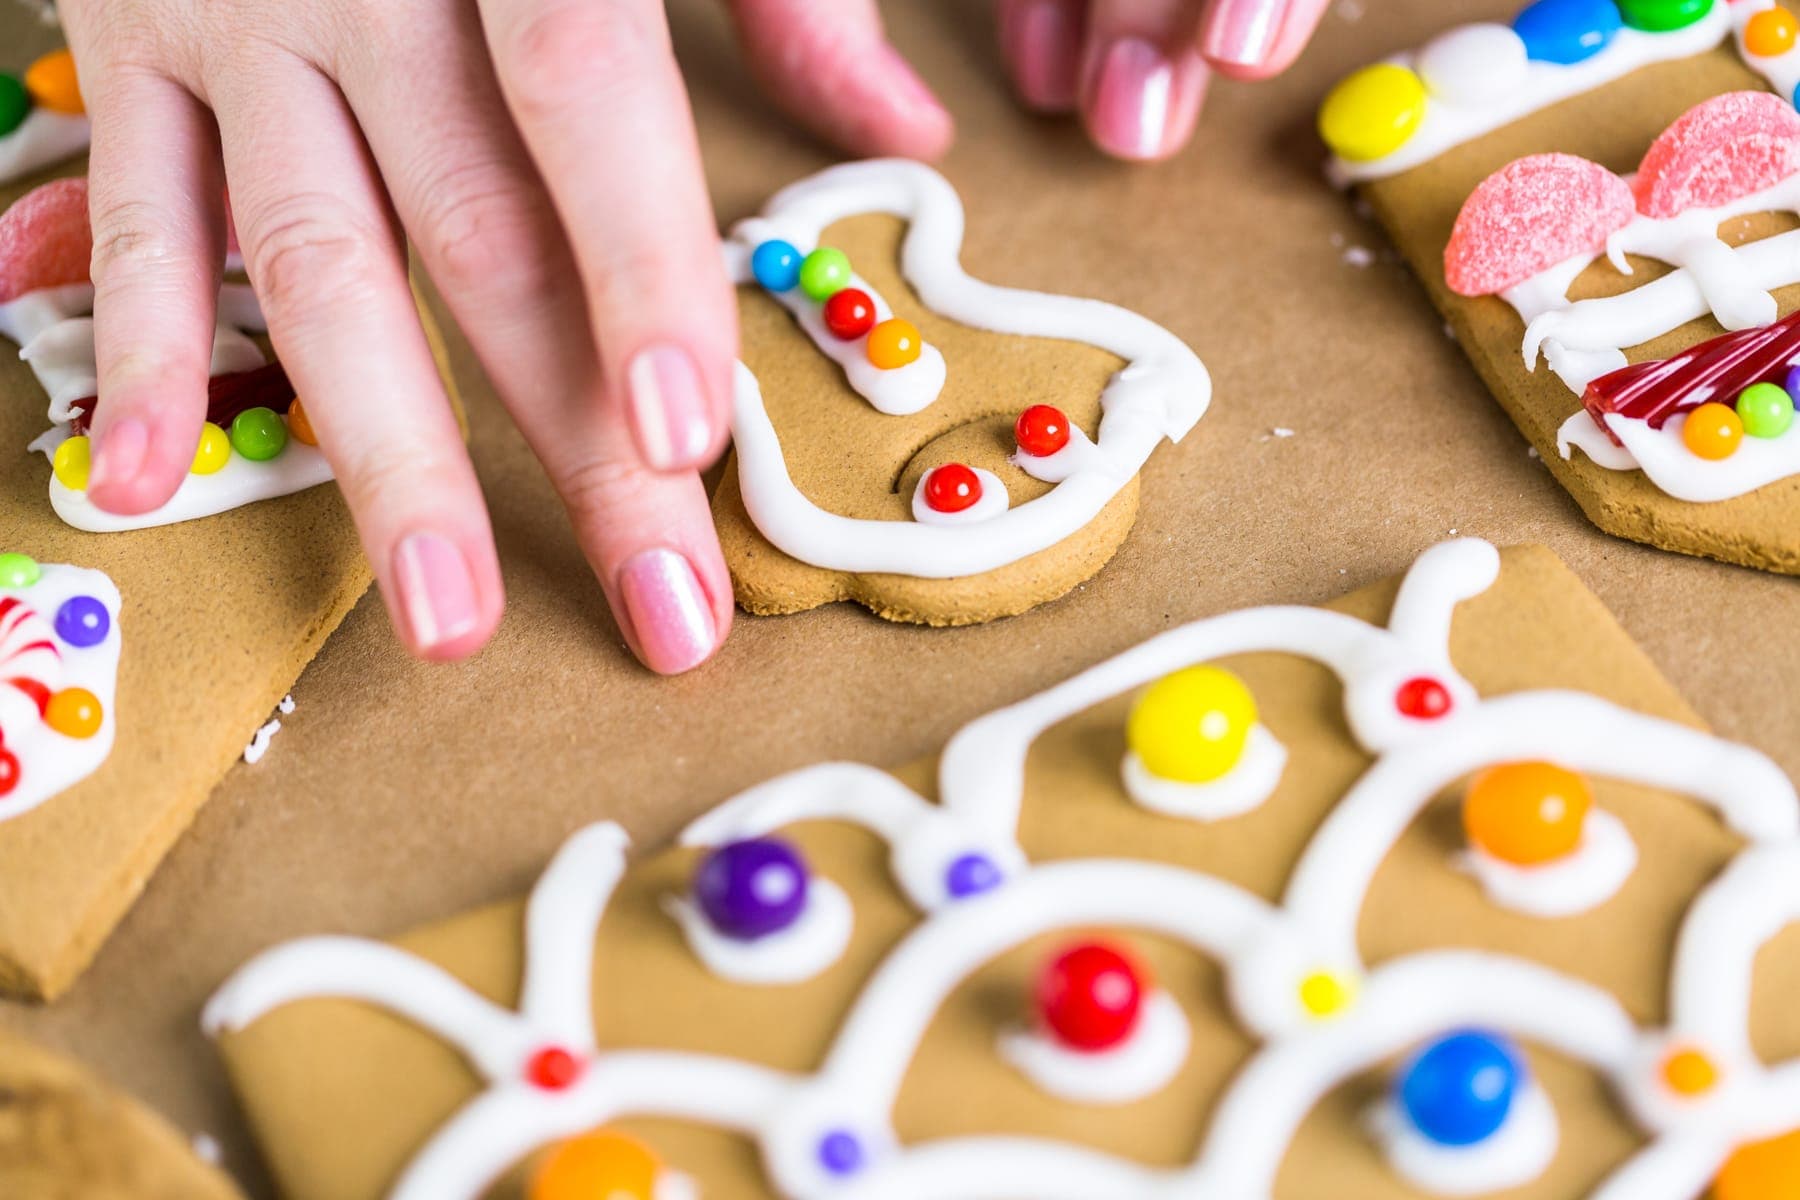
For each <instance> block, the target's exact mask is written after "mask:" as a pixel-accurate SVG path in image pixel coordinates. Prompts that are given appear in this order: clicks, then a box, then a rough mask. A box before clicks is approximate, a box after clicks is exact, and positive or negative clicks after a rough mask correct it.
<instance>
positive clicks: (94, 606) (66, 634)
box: [56, 596, 112, 650]
mask: <svg viewBox="0 0 1800 1200" xmlns="http://www.w3.org/2000/svg"><path fill="white" fill-rule="evenodd" d="M111 628H112V616H111V615H110V614H108V613H107V611H106V605H104V604H102V603H100V601H98V600H96V599H95V598H94V597H92V596H71V597H69V598H68V599H67V600H64V601H63V605H62V607H61V608H59V609H57V610H56V636H57V637H59V638H61V639H62V640H63V641H65V642H67V643H68V644H69V645H71V646H74V647H75V648H76V649H78V650H86V649H87V648H88V647H90V646H98V645H99V644H100V643H101V642H104V641H105V640H106V633H107V630H109V629H111Z"/></svg>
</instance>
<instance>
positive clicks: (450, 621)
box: [394, 533, 481, 652]
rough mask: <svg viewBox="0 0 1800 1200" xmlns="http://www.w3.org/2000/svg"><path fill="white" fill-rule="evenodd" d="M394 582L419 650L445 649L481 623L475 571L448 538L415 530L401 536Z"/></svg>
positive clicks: (396, 549) (395, 562) (407, 623)
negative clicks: (415, 531)
mask: <svg viewBox="0 0 1800 1200" xmlns="http://www.w3.org/2000/svg"><path fill="white" fill-rule="evenodd" d="M394 586H395V587H396V588H397V589H398V591H399V597H400V612H401V613H402V614H403V616H404V618H405V620H406V625H407V630H408V632H409V634H410V635H411V638H412V643H413V647H414V648H415V649H417V650H421V651H427V652H429V651H432V650H437V649H441V648H443V647H445V646H448V645H450V644H451V643H452V642H454V641H456V640H457V639H458V638H462V637H466V636H467V635H468V634H469V632H470V631H471V630H473V629H474V628H475V627H476V625H477V624H479V623H480V620H481V614H480V610H479V608H478V606H477V602H476V598H475V577H474V575H473V573H472V572H470V570H469V563H468V560H467V559H465V558H464V557H463V552H462V550H461V548H459V547H458V546H457V544H456V543H455V542H453V541H451V540H450V539H449V538H446V537H441V536H439V535H438V534H435V533H414V534H409V535H408V536H407V537H406V538H405V539H404V540H402V541H401V543H400V545H399V546H397V547H396V548H395V550H394Z"/></svg>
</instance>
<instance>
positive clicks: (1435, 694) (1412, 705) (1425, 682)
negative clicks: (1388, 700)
mask: <svg viewBox="0 0 1800 1200" xmlns="http://www.w3.org/2000/svg"><path fill="white" fill-rule="evenodd" d="M1451 704H1452V701H1451V699H1450V689H1449V688H1447V687H1445V686H1444V685H1443V684H1442V683H1439V682H1438V681H1437V680H1435V679H1433V678H1431V676H1429V675H1419V676H1416V677H1414V678H1412V679H1409V680H1407V681H1406V682H1405V683H1403V684H1401V685H1400V687H1399V688H1398V690H1396V691H1395V692H1394V707H1395V708H1397V709H1399V710H1400V715H1401V716H1404V717H1411V718H1413V719H1414V720H1415V721H1435V720H1437V719H1438V718H1439V717H1442V716H1444V715H1446V714H1448V713H1449V711H1450V707H1451Z"/></svg>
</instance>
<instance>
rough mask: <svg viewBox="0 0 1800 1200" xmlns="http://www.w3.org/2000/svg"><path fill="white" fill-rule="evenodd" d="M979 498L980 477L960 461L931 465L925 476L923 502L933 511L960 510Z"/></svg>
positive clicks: (951, 511) (949, 511)
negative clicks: (939, 465)
mask: <svg viewBox="0 0 1800 1200" xmlns="http://www.w3.org/2000/svg"><path fill="white" fill-rule="evenodd" d="M979 499H981V477H980V476H979V475H977V474H975V472H974V471H973V470H971V469H970V468H968V467H965V466H963V465H962V464H961V463H945V464H944V465H943V466H941V467H933V468H932V470H931V473H930V474H929V475H927V476H925V503H926V504H928V505H930V506H931V508H932V510H933V511H935V512H941V513H955V512H961V511H962V510H963V509H965V508H968V507H970V506H971V505H973V504H974V503H975V502H976V501H977V500H979Z"/></svg>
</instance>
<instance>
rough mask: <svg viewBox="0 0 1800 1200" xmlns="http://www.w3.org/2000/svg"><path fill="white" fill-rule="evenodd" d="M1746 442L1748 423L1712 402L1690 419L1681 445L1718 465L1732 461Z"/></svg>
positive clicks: (1682, 436) (1683, 433) (1697, 455)
mask: <svg viewBox="0 0 1800 1200" xmlns="http://www.w3.org/2000/svg"><path fill="white" fill-rule="evenodd" d="M1743 440H1744V422H1743V419H1742V418H1740V417H1739V416H1738V415H1737V413H1736V412H1735V411H1733V410H1732V409H1729V408H1726V407H1725V406H1724V405H1723V404H1720V403H1718V402H1717V401H1712V400H1709V401H1707V402H1706V403H1705V404H1702V405H1701V406H1700V407H1698V408H1696V409H1693V410H1692V411H1690V412H1689V413H1688V415H1687V420H1686V422H1684V423H1683V424H1682V426H1681V442H1682V445H1684V446H1686V447H1687V448H1688V449H1689V450H1690V451H1692V452H1693V454H1694V456H1695V457H1697V458H1704V459H1708V460H1710V461H1714V462H1717V461H1718V460H1720V459H1725V458H1730V457H1731V456H1732V455H1733V454H1736V453H1737V448H1738V446H1739V444H1740V443H1742V442H1743Z"/></svg>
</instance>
